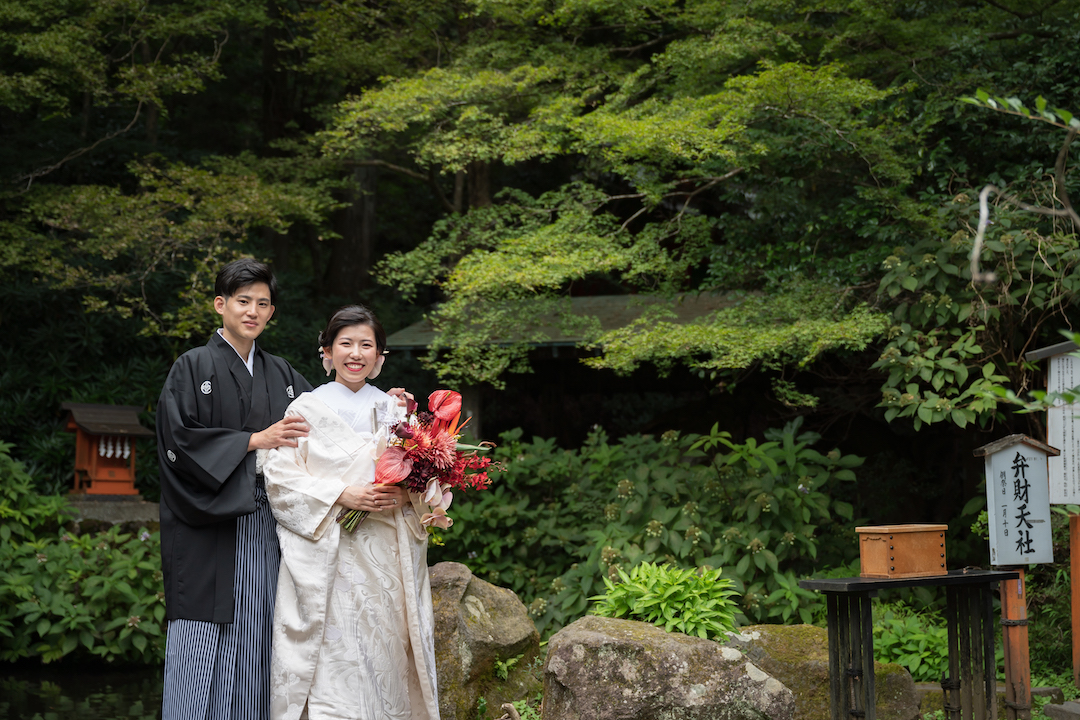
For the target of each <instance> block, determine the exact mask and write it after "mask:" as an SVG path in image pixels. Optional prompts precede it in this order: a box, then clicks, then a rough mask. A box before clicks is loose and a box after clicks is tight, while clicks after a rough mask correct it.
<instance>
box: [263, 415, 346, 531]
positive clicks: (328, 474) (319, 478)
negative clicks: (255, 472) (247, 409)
mask: <svg viewBox="0 0 1080 720" xmlns="http://www.w3.org/2000/svg"><path fill="white" fill-rule="evenodd" d="M289 414H290V415H299V414H298V413H296V412H295V411H294V412H291V413H289ZM300 417H302V416H300ZM308 424H309V426H311V423H308ZM317 432H318V430H317V429H316V428H315V427H311V430H310V433H311V435H314V434H316V433H317ZM314 439H315V438H312V437H307V438H298V441H297V446H296V447H294V448H292V447H278V448H274V449H273V450H271V451H270V452H269V453H267V456H266V464H265V466H264V467H263V473H264V474H265V477H266V495H267V497H268V498H269V500H270V507H271V509H272V510H273V512H274V518H275V519H276V520H277V521H278V524H279V525H281V526H282V527H284V528H285V529H287V530H289V531H290V532H293V533H295V534H297V535H299V536H300V537H304V538H307V539H308V540H318V539H319V538H321V537H322V535H323V533H325V532H326V530H327V528H328V527H330V524H331V523H333V522H334V520H335V519H336V517H335V516H336V514H337V513H336V512H334V508H335V503H337V499H338V497H340V496H341V491H342V490H344V489H345V485H346V484H345V483H344V482H342V481H341V476H340V475H338V474H337V473H335V472H333V470H332V468H329V467H325V468H320V467H317V466H316V467H309V465H308V449H309V445H310V443H311V442H312V440H314ZM316 441H317V440H316Z"/></svg>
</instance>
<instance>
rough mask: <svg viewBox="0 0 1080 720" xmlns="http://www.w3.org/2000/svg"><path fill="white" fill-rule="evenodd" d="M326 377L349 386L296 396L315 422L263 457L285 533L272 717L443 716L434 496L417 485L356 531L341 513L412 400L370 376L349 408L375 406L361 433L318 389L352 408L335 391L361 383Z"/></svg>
mask: <svg viewBox="0 0 1080 720" xmlns="http://www.w3.org/2000/svg"><path fill="white" fill-rule="evenodd" d="M328 385H329V386H334V385H337V386H339V387H336V388H334V387H327V386H323V387H320V388H318V389H317V390H315V391H314V392H311V393H304V394H303V395H301V396H300V397H299V398H297V399H296V400H295V401H294V402H293V403H292V404H291V405H290V406H289V409H288V410H287V411H286V415H300V416H302V417H303V418H304V419H305V420H306V421H307V423H308V425H309V426H310V428H311V429H310V431H309V433H308V437H307V438H300V439H299V441H298V447H296V448H289V447H282V448H277V449H276V450H271V451H270V452H269V453H268V454H267V458H266V464H265V468H264V472H265V475H266V492H267V495H268V496H269V499H270V505H271V507H272V509H273V512H274V517H275V518H276V519H277V521H278V537H279V538H280V541H281V570H280V574H279V576H278V587H277V606H276V610H275V613H274V628H273V659H272V662H271V699H270V703H271V717H273V718H274V719H275V720H297V718H301V717H307V718H310V719H311V720H320V719H321V718H348V719H355V720H398V719H400V720H438V717H439V705H438V691H437V685H436V676H435V644H434V630H433V617H432V607H431V585H430V582H429V580H428V570H427V533H426V531H425V530H424V528H423V527H422V526H421V525H420V520H419V518H420V513H422V512H424V511H426V510H427V506H426V505H423V504H422V502H421V500H420V496H418V495H415V494H412V493H410V494H409V498H410V500H411V503H406V506H405V507H404V508H402V509H398V510H383V511H382V512H378V513H374V512H373V513H371V514H370V515H368V517H367V519H366V520H364V521H363V523H361V524H360V526H359V527H358V528H356V530H355V532H353V533H351V534H350V533H348V532H345V531H343V530H341V527H340V525H338V523H337V522H336V521H335V520H336V518H337V515H338V513H339V512H340V511H341V510H342V508H341V506H340V505H337V504H335V501H336V500H337V498H338V496H339V495H340V494H341V491H342V489H343V488H344V487H345V486H346V485H350V484H351V485H362V484H365V483H371V482H372V481H373V479H374V469H375V457H376V450H377V448H382V447H385V444H386V436H387V432H388V426H389V425H390V424H392V423H393V422H396V421H397V420H399V419H401V416H402V415H403V414H404V410H403V409H401V408H398V407H397V405H396V401H394V399H393V398H389V396H387V395H386V394H385V393H383V392H382V391H380V390H378V389H377V388H374V387H372V386H370V385H366V386H364V387H363V388H361V390H360V391H359V392H358V393H357V394H356V396H357V403H358V409H357V410H356V413H355V416H354V417H351V418H350V417H349V413H348V412H345V413H343V415H344V417H345V418H347V419H348V420H351V421H353V422H354V425H355V426H357V427H366V428H370V427H371V424H370V423H371V421H370V415H371V413H370V408H371V407H372V406H377V407H378V408H379V410H380V413H379V418H378V420H379V422H378V425H379V431H378V433H377V434H374V435H373V434H372V433H371V432H357V431H356V430H354V429H353V427H350V425H349V424H348V422H347V421H346V419H343V416H342V415H339V414H337V413H335V412H334V411H333V410H331V409H330V407H328V406H327V404H326V403H324V402H323V401H322V400H320V399H319V396H320V395H322V396H323V397H325V398H327V399H328V401H329V402H330V404H331V405H335V406H336V407H343V406H342V405H341V402H342V398H340V397H336V396H335V394H336V395H340V393H341V392H342V391H344V392H346V393H351V391H350V390H349V389H348V388H346V387H344V386H343V385H340V383H328ZM324 388H326V389H325V390H324ZM327 393H330V394H327ZM335 401H337V402H335ZM349 401H350V400H346V402H349ZM365 418H367V422H366V423H364V422H363V420H364V419H365Z"/></svg>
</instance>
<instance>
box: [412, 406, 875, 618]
mask: <svg viewBox="0 0 1080 720" xmlns="http://www.w3.org/2000/svg"><path fill="white" fill-rule="evenodd" d="M799 428H800V421H798V420H796V421H795V422H792V423H789V424H788V425H787V426H786V427H785V428H784V429H783V430H773V431H769V432H768V433H767V434H766V438H765V439H766V442H762V443H758V442H756V441H754V440H748V441H747V442H746V443H742V444H739V443H734V442H732V441H731V439H730V436H729V435H728V434H727V433H723V432H719V431H718V430H717V429H716V428H715V427H714V428H713V430H712V432H710V433H709V434H708V435H704V436H698V435H687V436H679V434H678V433H674V432H669V433H664V435H663V436H661V437H660V438H655V437H653V436H650V435H631V436H627V437H625V438H623V439H622V440H621V441H619V442H618V443H609V442H608V440H607V437H606V436H605V435H604V433H603V432H602V431H596V432H594V433H592V434H591V435H590V436H589V438H588V439H587V441H586V442H585V444H584V445H583V446H582V447H581V448H580V449H579V450H563V449H560V448H558V447H556V446H555V443H554V441H553V440H544V439H540V438H534V439H533V441H532V442H523V441H522V439H521V432H520V431H514V432H510V433H505V434H503V436H502V439H501V441H500V444H499V447H498V448H497V449H496V450H495V452H494V458H495V459H496V460H499V461H500V462H502V463H503V464H504V465H505V467H506V471H505V472H503V473H501V474H500V475H499V476H498V478H497V479H496V481H495V483H494V484H493V487H492V489H491V490H490V491H488V492H483V493H475V494H472V495H465V496H459V497H458V498H456V499H455V501H454V505H453V508H452V510H451V514H452V515H453V516H454V519H455V524H454V526H453V527H452V528H450V529H449V530H448V531H446V533H445V534H444V536H443V540H444V543H445V544H444V546H443V547H433V548H431V549H430V550H429V560H430V562H432V563H434V562H439V561H441V560H453V561H456V562H461V563H465V564H466V565H468V566H469V567H470V568H471V569H472V571H473V572H474V573H475V574H476V575H477V576H479V577H481V578H483V579H485V580H488V581H489V582H492V583H494V584H497V585H501V586H505V587H509V588H511V589H512V590H514V592H516V593H517V594H518V596H519V597H521V598H522V600H523V601H524V602H525V604H526V605H527V606H528V607H529V611H530V613H531V614H532V616H533V618H534V620H535V621H536V624H537V627H538V628H539V629H540V632H541V633H542V634H544V635H545V636H546V635H550V634H551V633H552V632H554V631H555V630H558V629H559V628H561V627H563V626H565V625H566V624H568V623H569V622H572V621H573V620H575V619H577V618H578V617H581V616H582V615H584V614H585V611H586V609H587V608H588V601H589V598H590V597H591V596H592V595H594V594H596V592H597V590H598V589H599V586H600V584H601V582H602V580H603V578H605V577H607V578H609V579H614V578H617V577H618V576H619V575H618V573H619V570H620V569H621V568H624V567H633V566H635V565H638V564H639V563H642V562H651V563H666V564H669V565H673V566H677V567H681V568H701V569H703V570H706V571H707V570H712V569H713V568H717V567H723V568H724V577H726V578H728V579H730V580H732V582H733V588H734V589H735V590H737V591H738V592H739V593H740V594H741V596H742V605H741V607H740V609H739V613H740V617H739V618H737V619H738V620H739V622H740V624H741V623H742V622H743V620H744V619H745V620H747V621H749V622H769V621H771V622H788V621H793V620H801V621H803V622H810V621H811V619H812V616H813V613H814V611H815V610H816V609H817V608H819V606H821V605H822V604H823V603H822V600H821V599H820V597H818V596H817V594H815V593H811V592H808V591H805V590H802V589H801V588H799V587H798V578H799V577H802V576H805V575H808V574H809V573H811V572H813V570H814V569H815V568H816V567H827V566H830V565H840V564H843V563H845V562H847V561H848V560H850V559H851V558H852V557H854V555H855V553H856V552H857V551H858V543H857V542H856V540H855V536H854V531H853V529H852V526H853V523H852V522H851V520H852V509H851V505H849V504H847V503H845V502H842V501H839V500H834V499H833V498H835V497H838V496H840V495H842V487H841V486H842V484H843V483H845V482H849V481H851V480H854V479H855V474H854V472H853V471H852V468H854V467H857V466H858V465H859V464H861V463H862V459H861V458H857V457H854V456H850V455H842V454H841V453H840V452H839V451H837V450H833V451H831V452H828V453H826V454H822V453H819V452H817V451H816V450H813V449H812V448H811V446H812V445H813V444H814V443H816V442H817V441H818V440H819V439H820V438H819V436H818V435H816V434H814V433H800V432H799Z"/></svg>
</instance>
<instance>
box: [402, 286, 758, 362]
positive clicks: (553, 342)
mask: <svg viewBox="0 0 1080 720" xmlns="http://www.w3.org/2000/svg"><path fill="white" fill-rule="evenodd" d="M739 298H740V295H737V294H734V293H729V294H725V295H704V294H703V295H687V296H684V297H681V298H676V299H668V298H662V297H657V296H653V295H593V296H589V297H574V298H570V307H571V311H572V312H573V313H574V314H575V315H579V316H582V317H587V316H591V317H596V318H598V319H599V320H600V328H601V329H602V330H603V331H605V332H607V331H608V330H615V329H616V328H620V327H624V326H626V325H628V324H630V323H631V322H632V321H634V320H636V319H637V318H638V317H640V316H641V314H642V313H643V312H645V310H646V309H647V308H649V307H653V306H655V305H664V306H665V307H667V308H668V309H670V310H671V311H672V312H674V313H675V315H676V316H677V319H676V322H679V323H688V322H690V321H691V320H694V319H695V318H699V317H701V316H702V315H707V314H708V313H710V312H713V311H715V310H719V309H721V308H725V307H730V306H732V305H735V304H737V303H738V301H739ZM536 320H537V322H536V324H537V326H539V327H550V328H552V329H553V330H555V332H554V333H552V334H550V335H549V337H548V339H547V340H544V341H542V342H534V343H531V344H532V345H534V346H536V347H553V346H554V347H558V346H563V347H566V346H574V345H578V344H580V343H581V342H583V341H584V340H585V338H584V337H581V336H575V335H563V334H562V333H561V332H559V331H558V322H557V319H556V318H555V317H554V316H553V315H552V314H550V313H547V314H545V315H543V316H539V317H537V319H536ZM434 339H435V329H434V328H433V327H432V325H431V322H430V321H429V320H428V319H427V318H425V319H423V320H421V321H420V322H416V323H413V324H412V325H409V326H408V327H406V328H402V329H401V330H398V331H397V332H396V333H394V334H392V335H390V336H389V337H388V338H387V339H386V347H387V348H388V349H389V350H399V351H404V350H423V349H425V348H427V347H428V346H429V345H431V343H432V341H433V340H434Z"/></svg>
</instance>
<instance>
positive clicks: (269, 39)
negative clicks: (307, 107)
mask: <svg viewBox="0 0 1080 720" xmlns="http://www.w3.org/2000/svg"><path fill="white" fill-rule="evenodd" d="M266 14H267V16H269V18H270V20H271V22H270V23H269V24H268V25H267V26H266V30H265V31H264V32H263V47H262V81H263V98H262V135H263V144H264V145H267V146H268V145H269V144H270V143H271V142H272V141H274V140H277V139H278V138H281V137H284V136H285V126H286V125H287V124H288V122H289V120H290V119H291V118H292V112H291V103H290V97H289V96H290V92H289V73H288V70H287V69H286V68H284V67H282V65H281V60H280V55H281V53H280V52H279V51H278V48H277V40H278V39H280V38H281V37H282V30H281V9H280V8H279V7H278V3H277V2H276V1H275V0H267V3H266Z"/></svg>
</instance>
